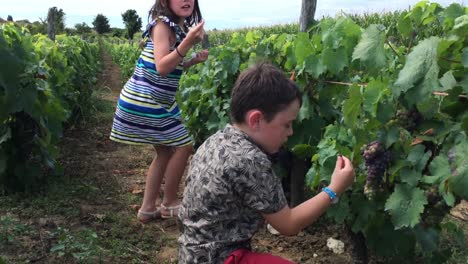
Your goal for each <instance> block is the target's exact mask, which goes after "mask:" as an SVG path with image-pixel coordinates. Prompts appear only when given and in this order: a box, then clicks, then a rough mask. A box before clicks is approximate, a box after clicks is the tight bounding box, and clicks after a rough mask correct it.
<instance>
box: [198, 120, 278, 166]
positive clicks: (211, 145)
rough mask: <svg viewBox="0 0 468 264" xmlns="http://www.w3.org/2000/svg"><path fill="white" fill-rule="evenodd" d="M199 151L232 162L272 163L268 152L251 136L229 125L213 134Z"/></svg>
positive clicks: (204, 154)
mask: <svg viewBox="0 0 468 264" xmlns="http://www.w3.org/2000/svg"><path fill="white" fill-rule="evenodd" d="M197 152H201V153H199V155H203V156H216V157H222V158H223V159H224V160H226V161H229V162H230V163H235V164H239V163H240V164H242V163H246V162H254V163H257V164H258V163H265V165H267V166H269V165H270V164H271V161H270V159H269V158H268V156H267V154H266V153H265V152H263V151H262V150H261V149H260V148H259V147H258V146H257V145H256V144H255V143H254V142H253V141H252V140H251V139H250V137H249V136H248V135H247V134H245V133H243V132H242V131H240V130H238V129H237V128H235V127H233V126H232V125H229V124H228V125H227V126H226V127H225V128H224V129H221V130H219V131H218V132H216V133H215V134H213V135H211V136H210V137H209V138H208V139H207V140H206V141H205V142H204V143H203V144H202V145H201V146H200V148H199V150H198V151H197Z"/></svg>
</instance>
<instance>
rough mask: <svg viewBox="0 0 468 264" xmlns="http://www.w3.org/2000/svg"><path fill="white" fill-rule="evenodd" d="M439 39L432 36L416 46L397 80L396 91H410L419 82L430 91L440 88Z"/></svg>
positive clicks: (398, 92)
mask: <svg viewBox="0 0 468 264" xmlns="http://www.w3.org/2000/svg"><path fill="white" fill-rule="evenodd" d="M439 41H440V39H439V38H437V37H430V38H428V39H425V40H423V41H421V42H420V43H419V44H418V45H417V46H416V47H414V50H413V51H412V52H411V53H410V54H409V55H408V57H407V59H406V63H405V66H404V67H403V69H402V70H401V71H400V72H399V74H398V79H397V80H396V82H395V91H394V92H395V93H396V94H397V95H399V94H400V93H402V92H406V91H408V90H409V89H411V88H413V87H414V86H415V85H416V84H418V83H419V82H421V86H422V88H427V89H428V90H429V91H433V90H434V89H437V88H438V79H437V77H438V73H439V66H438V65H437V45H438V43H439ZM416 99H417V98H416Z"/></svg>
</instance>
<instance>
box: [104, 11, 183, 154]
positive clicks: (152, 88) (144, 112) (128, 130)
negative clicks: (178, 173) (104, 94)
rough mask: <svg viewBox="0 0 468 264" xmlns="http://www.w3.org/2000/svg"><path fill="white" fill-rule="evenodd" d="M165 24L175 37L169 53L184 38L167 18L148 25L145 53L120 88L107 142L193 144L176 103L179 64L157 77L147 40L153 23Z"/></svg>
mask: <svg viewBox="0 0 468 264" xmlns="http://www.w3.org/2000/svg"><path fill="white" fill-rule="evenodd" d="M161 22H162V23H165V24H167V25H168V26H169V27H170V28H171V29H172V30H173V31H174V32H175V35H176V43H175V45H174V46H173V47H171V51H172V50H173V49H175V47H177V46H178V45H179V44H180V42H181V41H182V40H183V39H184V38H185V36H186V34H185V32H184V31H183V30H182V28H181V27H180V26H179V25H177V24H175V23H173V22H172V21H170V20H169V18H167V17H158V18H157V19H155V20H154V21H152V22H151V23H150V24H148V26H147V28H146V31H145V32H144V33H143V38H144V39H146V42H145V45H144V49H143V51H142V53H141V55H140V57H139V59H138V62H137V64H136V67H135V71H134V73H133V75H132V77H131V78H130V79H129V80H128V81H127V83H126V84H125V86H124V87H123V89H122V91H121V93H120V98H119V101H118V103H117V110H116V112H115V115H114V123H113V125H112V131H111V135H110V139H111V140H114V141H117V142H122V143H127V144H151V145H164V146H172V147H178V146H184V145H188V144H191V143H192V139H191V137H190V136H189V134H188V132H187V129H186V128H185V126H184V125H183V124H182V123H181V117H180V111H179V107H178V106H177V102H176V99H175V96H176V92H177V88H178V86H179V80H180V77H181V75H182V70H183V68H182V63H181V64H179V65H178V66H177V67H176V69H174V71H172V72H171V73H170V74H168V75H167V76H166V77H163V76H161V75H159V73H158V72H157V69H156V66H155V61H154V53H153V51H154V45H153V41H152V39H151V37H150V33H151V30H152V28H153V27H154V26H155V25H156V23H161Z"/></svg>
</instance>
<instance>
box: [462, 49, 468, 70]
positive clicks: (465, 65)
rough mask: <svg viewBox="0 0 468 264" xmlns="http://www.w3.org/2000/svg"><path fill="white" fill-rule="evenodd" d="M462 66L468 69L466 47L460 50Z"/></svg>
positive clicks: (467, 50)
mask: <svg viewBox="0 0 468 264" xmlns="http://www.w3.org/2000/svg"><path fill="white" fill-rule="evenodd" d="M462 64H463V67H465V68H468V47H467V48H464V49H463V50H462Z"/></svg>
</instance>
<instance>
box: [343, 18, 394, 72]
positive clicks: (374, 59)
mask: <svg viewBox="0 0 468 264" xmlns="http://www.w3.org/2000/svg"><path fill="white" fill-rule="evenodd" d="M384 40H385V34H384V31H383V30H382V25H375V24H373V25H370V26H369V27H368V28H367V29H366V30H365V31H364V33H362V37H361V40H360V41H359V43H358V45H357V46H356V48H355V49H354V52H353V59H352V60H353V61H354V60H357V59H359V60H361V61H362V62H365V63H366V64H367V65H368V66H369V69H370V70H373V69H376V70H378V69H380V68H381V67H383V66H385V65H386V64H387V59H386V57H385V49H384Z"/></svg>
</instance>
